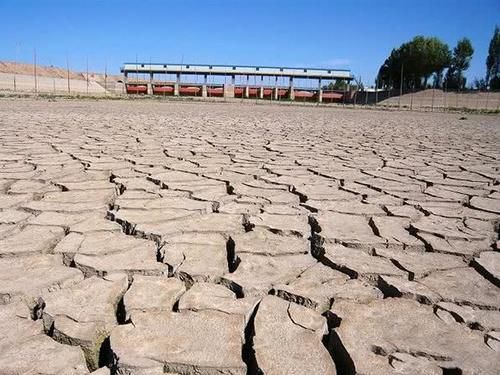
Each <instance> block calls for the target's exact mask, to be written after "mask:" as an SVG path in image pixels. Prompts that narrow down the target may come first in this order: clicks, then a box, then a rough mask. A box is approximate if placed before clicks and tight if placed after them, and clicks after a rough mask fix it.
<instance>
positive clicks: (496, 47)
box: [486, 26, 500, 90]
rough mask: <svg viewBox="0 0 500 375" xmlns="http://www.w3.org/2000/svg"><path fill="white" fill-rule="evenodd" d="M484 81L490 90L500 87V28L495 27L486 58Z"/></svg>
mask: <svg viewBox="0 0 500 375" xmlns="http://www.w3.org/2000/svg"><path fill="white" fill-rule="evenodd" d="M486 82H487V83H488V85H489V86H490V89H492V90H499V89H500V30H499V29H498V26H496V27H495V31H494V33H493V37H492V38H491V41H490V47H489V49H488V57H487V58H486Z"/></svg>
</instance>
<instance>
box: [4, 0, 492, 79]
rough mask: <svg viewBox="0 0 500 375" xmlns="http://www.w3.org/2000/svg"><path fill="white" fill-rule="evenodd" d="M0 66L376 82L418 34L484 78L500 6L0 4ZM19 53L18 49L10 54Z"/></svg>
mask: <svg viewBox="0 0 500 375" xmlns="http://www.w3.org/2000/svg"><path fill="white" fill-rule="evenodd" d="M0 15H1V18H2V29H1V32H0V35H1V36H0V60H14V59H15V57H16V49H17V50H18V53H17V56H18V60H19V61H25V62H31V61H32V56H33V48H34V47H36V49H37V55H38V61H39V62H40V63H41V64H48V65H49V64H52V65H57V66H65V64H66V55H68V56H69V61H70V67H71V68H72V69H74V70H85V65H86V63H85V61H86V59H87V57H88V60H89V67H90V69H91V70H93V71H104V66H105V63H107V65H108V70H109V71H111V72H115V73H117V72H119V67H120V65H121V64H122V63H123V62H125V61H135V59H136V55H137V56H138V59H139V61H140V60H143V61H149V60H150V59H151V60H152V61H153V62H181V61H183V62H185V63H186V62H189V63H214V64H217V63H220V64H249V65H283V66H309V67H316V66H317V67H337V68H349V69H351V70H352V71H353V73H354V74H355V75H356V76H361V77H362V80H363V81H364V82H365V83H368V84H373V80H374V77H375V75H376V73H377V71H378V68H379V66H380V65H381V64H382V63H383V61H384V59H385V58H386V57H387V56H388V54H389V53H390V51H391V49H392V48H393V47H397V46H399V45H400V44H401V43H402V42H405V41H407V40H409V39H411V38H412V37H413V36H415V35H418V34H421V35H426V36H437V37H439V38H441V39H442V40H443V41H445V42H446V43H448V44H449V45H450V47H453V46H454V45H455V43H456V42H457V40H458V39H460V38H462V37H464V36H467V37H468V38H470V39H471V40H472V44H473V46H474V48H475V53H474V57H473V61H472V66H471V68H470V70H469V71H468V73H467V76H468V77H469V78H470V81H471V80H472V78H474V77H483V76H484V71H485V59H486V56H487V50H488V44H489V40H490V38H491V36H492V33H493V30H494V27H495V24H498V25H500V0H412V1H409V0H342V1H336V0H310V1H306V0H276V1H272V0H253V1H250V0H248V1H243V0H233V1H230V0H227V1H223V0H218V1H217V0H206V1H203V0H177V1H167V0H164V1H160V0H134V1H129V0H121V1H118V0H101V1H98V0H43V1H42V0H0ZM16 46H17V48H16Z"/></svg>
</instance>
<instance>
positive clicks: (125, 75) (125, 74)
mask: <svg viewBox="0 0 500 375" xmlns="http://www.w3.org/2000/svg"><path fill="white" fill-rule="evenodd" d="M127 81H128V73H127V72H124V73H123V89H124V90H125V94H128V93H127ZM68 91H69V83H68Z"/></svg>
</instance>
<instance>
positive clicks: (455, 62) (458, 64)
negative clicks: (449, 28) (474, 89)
mask: <svg viewBox="0 0 500 375" xmlns="http://www.w3.org/2000/svg"><path fill="white" fill-rule="evenodd" d="M473 54H474V48H473V47H472V43H471V42H470V40H469V39H468V38H463V39H460V40H459V41H458V42H457V46H456V47H455V48H453V58H452V59H451V66H450V68H449V69H448V72H447V73H446V86H447V87H448V88H452V89H463V88H464V87H465V83H466V79H465V77H464V76H463V72H464V71H466V70H467V69H469V66H470V62H471V60H472V55H473Z"/></svg>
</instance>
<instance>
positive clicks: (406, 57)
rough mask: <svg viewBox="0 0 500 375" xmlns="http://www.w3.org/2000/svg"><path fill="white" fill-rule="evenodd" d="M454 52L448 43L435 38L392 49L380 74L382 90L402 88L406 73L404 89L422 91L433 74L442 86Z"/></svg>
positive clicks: (418, 40) (412, 41)
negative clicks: (445, 70) (442, 80)
mask: <svg viewBox="0 0 500 375" xmlns="http://www.w3.org/2000/svg"><path fill="white" fill-rule="evenodd" d="M450 61H451V52H450V50H449V48H448V45H447V44H446V43H443V42H442V41H441V40H439V39H438V38H436V37H430V38H427V37H424V36H416V37H415V38H413V39H412V40H411V41H409V42H407V43H403V44H402V45H401V46H400V47H399V48H396V49H393V50H392V52H391V54H390V56H389V57H388V58H387V59H386V60H385V62H384V64H383V65H382V66H381V67H380V70H379V76H378V77H379V78H378V80H379V83H378V86H379V87H382V86H384V87H399V86H400V83H401V70H403V88H405V89H406V88H410V87H415V88H417V89H418V88H421V87H425V86H426V85H427V81H428V79H429V77H430V76H432V75H433V74H434V75H435V76H436V78H437V79H436V84H437V85H439V84H440V80H441V79H440V78H441V77H442V75H443V71H444V69H445V68H446V67H448V66H449V64H450Z"/></svg>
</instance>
